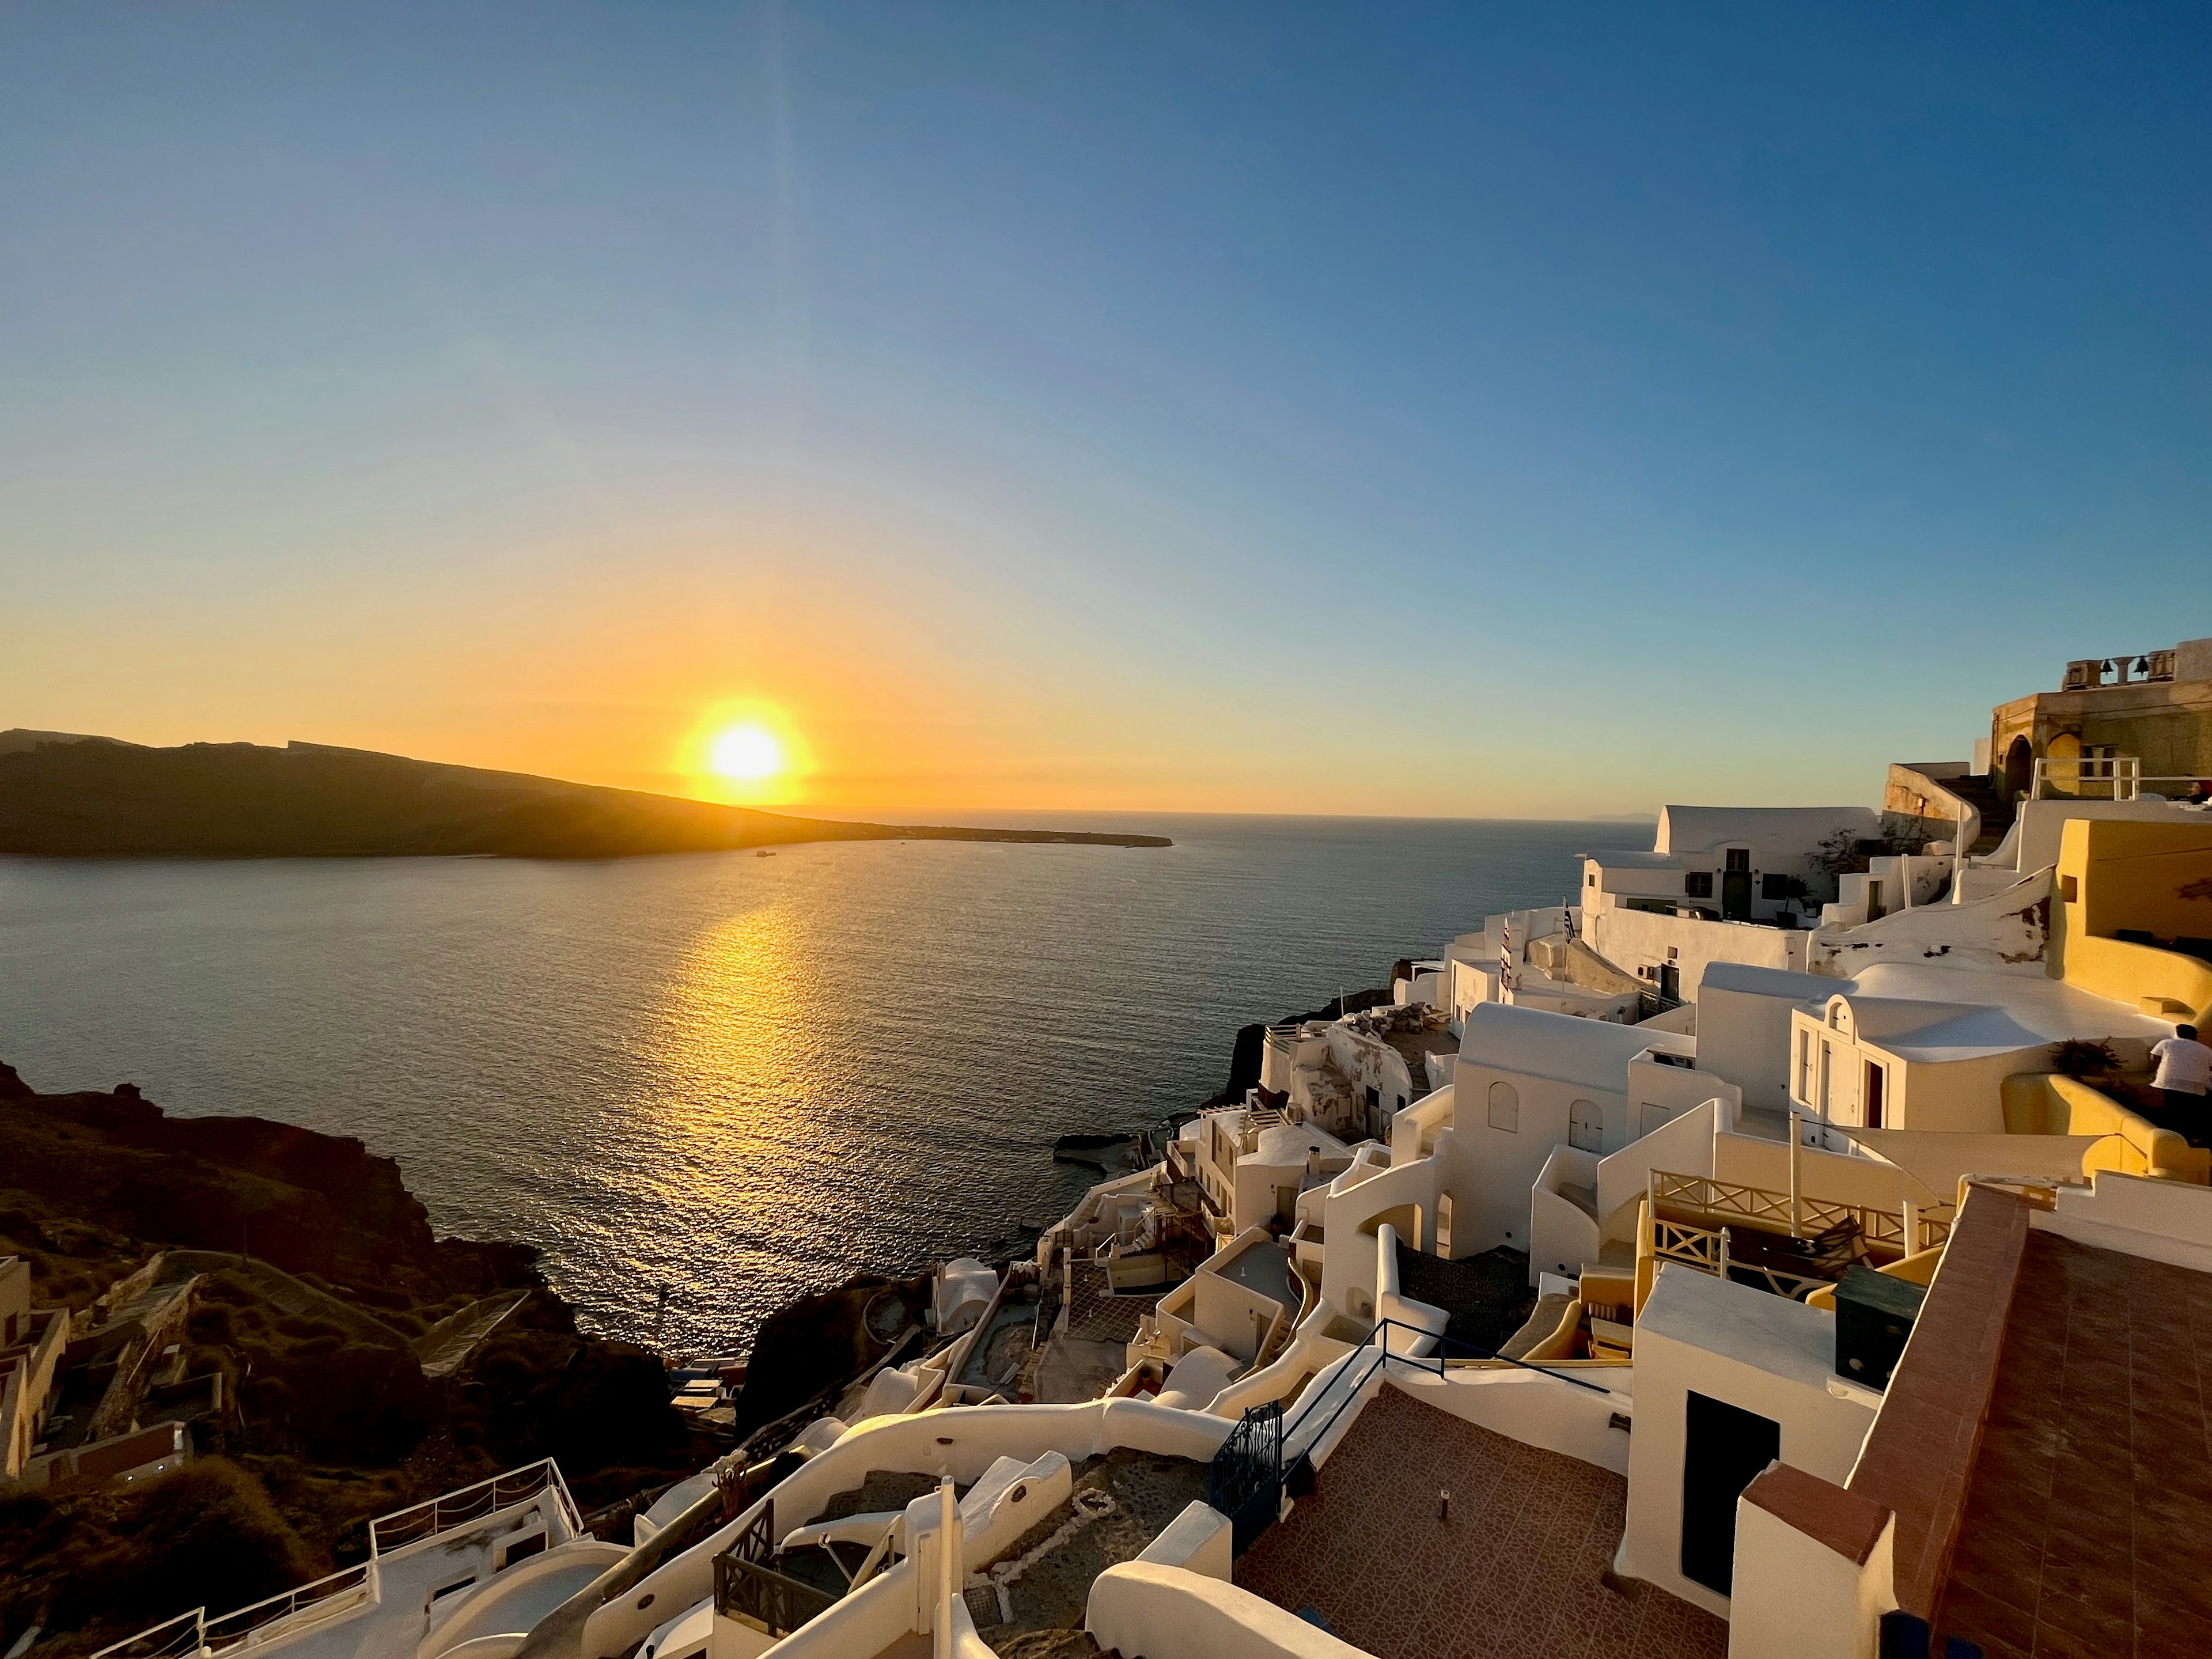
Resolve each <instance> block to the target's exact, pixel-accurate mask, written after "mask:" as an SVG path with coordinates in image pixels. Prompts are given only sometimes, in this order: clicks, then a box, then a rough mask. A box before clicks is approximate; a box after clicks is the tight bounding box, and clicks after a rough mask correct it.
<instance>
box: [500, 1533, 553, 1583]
mask: <svg viewBox="0 0 2212 1659" xmlns="http://www.w3.org/2000/svg"><path fill="white" fill-rule="evenodd" d="M544 1547H545V1529H544V1528H543V1527H540V1528H538V1530H537V1531H535V1532H529V1533H525V1534H522V1535H521V1536H520V1537H519V1538H515V1539H513V1540H511V1541H508V1542H507V1543H504V1544H502V1545H501V1546H500V1547H499V1548H498V1550H497V1551H496V1552H495V1553H494V1555H493V1558H492V1562H493V1565H492V1571H495V1572H505V1571H507V1569H508V1568H509V1567H511V1566H513V1565H514V1564H515V1563H516V1562H518V1561H520V1560H521V1559H524V1558H525V1557H526V1556H532V1555H536V1554H537V1553H538V1552H539V1551H541V1550H543V1549H544Z"/></svg>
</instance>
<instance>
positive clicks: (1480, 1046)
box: [1459, 1002, 1697, 1095]
mask: <svg viewBox="0 0 2212 1659" xmlns="http://www.w3.org/2000/svg"><path fill="white" fill-rule="evenodd" d="M1646 1048H1657V1049H1659V1050H1661V1051H1662V1052H1663V1053H1667V1054H1694V1053H1695V1052H1696V1051H1697V1044H1696V1043H1695V1042H1692V1040H1691V1039H1690V1038H1688V1037H1686V1036H1676V1035H1675V1034H1674V1033H1673V1032H1669V1031H1654V1030H1649V1029H1647V1028H1645V1027H1643V1026H1638V1025H1614V1024H1609V1023H1607V1021H1605V1020H1601V1019H1577V1018H1574V1017H1573V1016H1572V1015H1571V1014H1553V1013H1547V1012H1544V1011H1543V1010H1542V1009H1541V1008H1520V1007H1516V1006H1513V1005H1512V1004H1510V1003H1504V1002H1478V1003H1477V1004H1475V1005H1474V1007H1472V1008H1470V1009H1468V1011H1467V1025H1466V1029H1465V1033H1464V1035H1463V1036H1462V1037H1461V1039H1460V1049H1459V1052H1460V1057H1461V1058H1462V1060H1468V1061H1469V1062H1471V1063H1473V1064H1474V1065H1477V1066H1491V1067H1493V1068H1494V1069H1496V1070H1498V1071H1501V1072H1517V1073H1521V1074H1522V1076H1524V1077H1547V1078H1552V1079H1556V1080H1557V1081H1559V1082H1561V1083H1571V1084H1575V1085H1579V1086H1581V1087H1583V1088H1589V1089H1605V1090H1610V1091H1612V1092H1613V1093H1614V1094H1616V1095H1617V1094H1619V1093H1620V1092H1621V1091H1622V1090H1624V1089H1625V1088H1626V1086H1627V1083H1628V1062H1629V1061H1630V1060H1633V1059H1635V1058H1636V1056H1637V1055H1638V1054H1642V1053H1643V1052H1644V1050H1645V1049H1646Z"/></svg>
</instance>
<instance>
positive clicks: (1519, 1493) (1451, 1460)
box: [1236, 1388, 1728, 1659]
mask: <svg viewBox="0 0 2212 1659" xmlns="http://www.w3.org/2000/svg"><path fill="white" fill-rule="evenodd" d="M1415 1446H1418V1447H1419V1449H1420V1452H1419V1458H1418V1460H1413V1459H1412V1458H1411V1457H1410V1456H1409V1448H1412V1447H1415ZM1415 1471H1418V1472H1417V1473H1416V1472H1415ZM1439 1486H1443V1487H1447V1488H1449V1490H1450V1491H1451V1492H1452V1520H1451V1522H1449V1523H1448V1524H1444V1523H1439V1522H1437V1521H1436V1520H1435V1519H1434V1516H1435V1514H1436V1510H1435V1494H1436V1491H1437V1487H1439ZM1478 1492H1480V1493H1483V1494H1486V1497H1485V1498H1484V1499H1483V1500H1481V1501H1480V1502H1471V1501H1470V1500H1471V1499H1472V1498H1473V1496H1474V1494H1476V1493H1478ZM1626 1512H1627V1483H1626V1481H1625V1480H1622V1479H1621V1478H1620V1476H1619V1475H1616V1474H1611V1473H1610V1472H1608V1471H1607V1470H1604V1469H1600V1468H1594V1467H1592V1466H1591V1465H1589V1464H1587V1463H1583V1462H1577V1460H1575V1459H1573V1458H1570V1457H1564V1456H1561V1455H1559V1454H1558V1453H1556V1452H1547V1451H1544V1450H1541V1449H1538V1448H1536V1447H1533V1446H1526V1445H1522V1443H1519V1442H1517V1441H1514V1440H1509V1439H1506V1438H1505V1437H1503V1436H1501V1435H1496V1434H1492V1433H1491V1432H1490V1431H1487V1430H1486V1429H1480V1428H1477V1427H1476V1426H1474V1425H1473V1424H1469V1423H1463V1422H1461V1421H1460V1420H1459V1419H1456V1418H1454V1417H1451V1416H1449V1415H1448V1414H1446V1413H1443V1412H1440V1411H1438V1410H1437V1409H1436V1408H1435V1407H1431V1406H1429V1405H1426V1404H1424V1403H1423V1402H1422V1401H1419V1400H1417V1399H1414V1398H1413V1396H1411V1395H1407V1394H1406V1393H1404V1392H1403V1391H1402V1390H1400V1389H1395V1388H1386V1389H1383V1392H1382V1393H1381V1394H1380V1395H1377V1396H1376V1399H1375V1400H1374V1401H1373V1402H1372V1403H1371V1404H1370V1405H1369V1406H1368V1407H1367V1408H1366V1409H1365V1410H1364V1412H1362V1413H1361V1414H1360V1416H1359V1419H1358V1421H1357V1422H1356V1423H1354V1424H1353V1425H1352V1431H1351V1432H1350V1433H1349V1434H1347V1435H1346V1437H1345V1440H1344V1443H1343V1444H1342V1445H1340V1447H1339V1448H1338V1449H1337V1450H1336V1452H1335V1453H1334V1455H1332V1456H1331V1457H1330V1459H1329V1461H1328V1463H1327V1464H1326V1465H1325V1466H1324V1467H1323V1468H1322V1473H1321V1480H1320V1485H1319V1490H1318V1491H1317V1492H1316V1493H1315V1494H1314V1496H1312V1497H1310V1498H1304V1499H1301V1500H1300V1501H1299V1503H1298V1504H1297V1507H1296V1508H1295V1509H1294V1510H1292V1511H1291V1517H1290V1519H1289V1520H1287V1521H1285V1522H1282V1523H1281V1524H1280V1525H1279V1526H1276V1527H1273V1528H1270V1529H1269V1530H1268V1531H1267V1533H1266V1534H1263V1535H1262V1536H1261V1538H1260V1540H1259V1541H1258V1542H1256V1543H1255V1544H1254V1545H1253V1547H1252V1548H1251V1549H1250V1550H1249V1551H1248V1552H1247V1553H1245V1555H1244V1556H1243V1559H1241V1560H1239V1561H1238V1562H1237V1567H1236V1581H1237V1583H1239V1584H1241V1585H1243V1587H1244V1588H1246V1589H1249V1590H1251V1591H1253V1592H1254V1593H1255V1594H1256V1595H1263V1596H1265V1597H1267V1599H1268V1600H1269V1601H1273V1602H1274V1603H1276V1604H1277V1605H1278V1606H1279V1607H1288V1608H1290V1609H1291V1611H1292V1612H1296V1611H1297V1609H1298V1608H1300V1607H1307V1606H1312V1607H1318V1608H1319V1609H1321V1611H1322V1613H1323V1615H1324V1616H1326V1617H1327V1618H1328V1620H1329V1622H1330V1624H1331V1625H1332V1626H1334V1628H1335V1631H1336V1633H1337V1634H1338V1635H1339V1636H1340V1637H1341V1638H1344V1639H1345V1640H1346V1641H1347V1642H1351V1643H1353V1644H1356V1645H1358V1646H1360V1647H1364V1648H1365V1649H1367V1650H1369V1651H1370V1652H1371V1653H1374V1654H1376V1655H1378V1656H1380V1659H1415V1656H1419V1659H1518V1656H1521V1655H1524V1654H1525V1655H1528V1656H1529V1659H1622V1656H1624V1655H1627V1656H1636V1655H1643V1654H1649V1655H1650V1656H1651V1659H1724V1656H1725V1655H1726V1653H1727V1650H1728V1626H1727V1625H1726V1624H1725V1623H1724V1622H1723V1621H1722V1620H1717V1619H1715V1618H1713V1617H1711V1615H1710V1614H1708V1613H1704V1612H1702V1611H1701V1610H1699V1609H1698V1608H1696V1607H1691V1606H1689V1605H1688V1604H1687V1603H1686V1602H1683V1601H1677V1600H1676V1599H1675V1598H1674V1597H1673V1596H1670V1595H1667V1594H1666V1593H1665V1592H1663V1591H1662V1590H1660V1589H1656V1587H1654V1586H1651V1585H1649V1584H1630V1585H1627V1586H1626V1587H1625V1589H1626V1594H1623V1593H1620V1592H1616V1591H1614V1590H1611V1589H1606V1588H1605V1587H1604V1585H1603V1583H1602V1582H1601V1581H1602V1578H1603V1577H1604V1575H1605V1573H1606V1571H1607V1567H1608V1566H1609V1565H1610V1564H1611V1560H1612V1555H1613V1548H1614V1547H1615V1546H1616V1545H1617V1544H1618V1543H1619V1542H1620V1532H1621V1528H1622V1525H1623V1523H1624V1521H1625V1518H1626ZM1408 1514H1412V1515H1415V1516H1419V1517H1420V1518H1419V1519H1417V1520H1414V1521H1412V1522H1408V1521H1407V1519H1406V1516H1407V1515H1408ZM1347 1532H1353V1533H1356V1534H1358V1535H1359V1536H1360V1538H1361V1547H1358V1548H1357V1549H1355V1550H1352V1551H1349V1552H1347V1551H1346V1549H1345V1548H1344V1547H1343V1546H1344V1543H1345V1535H1346V1533H1347ZM1347 1563H1356V1565H1346V1564H1347Z"/></svg>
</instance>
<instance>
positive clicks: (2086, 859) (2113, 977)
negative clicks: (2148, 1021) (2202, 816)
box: [2048, 818, 2212, 1026]
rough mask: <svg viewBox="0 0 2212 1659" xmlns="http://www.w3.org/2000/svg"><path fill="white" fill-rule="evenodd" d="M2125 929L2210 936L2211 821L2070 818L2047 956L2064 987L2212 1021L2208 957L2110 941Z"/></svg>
mask: <svg viewBox="0 0 2212 1659" xmlns="http://www.w3.org/2000/svg"><path fill="white" fill-rule="evenodd" d="M2123 927H2127V928H2137V929H2141V930H2142V931H2143V932H2146V933H2150V934H2152V935H2154V936H2155V937H2157V938H2160V939H2173V938H2177V937H2192V936H2193V937H2195V938H2198V939H2212V819H2207V820H2206V821H2205V822H2204V823H2136V822H2131V821H2130V820H2127V819H2120V818H2106V819H2091V818H2075V819H2070V820H2069V821H2068V823H2067V825H2066V828H2065V830H2064V833H2063V836H2061V838H2060V842H2059V850H2058V892H2057V897H2056V899H2055V900H2054V901H2053V902H2052V905H2051V951H2050V955H2049V957H2048V962H2049V965H2050V973H2051V977H2053V978H2054V979H2063V981H2065V982H2066V983H2067V984H2069V985H2075V986H2079V987H2081V989H2083V990H2085V991H2088V992H2091V993H2093V994H2095V995H2097V996H2101V997H2109V998H2111V999H2112V1000H2114V1001H2116V1002H2124V1003H2126V1004H2128V1005H2129V1006H2131V1007H2135V1008H2138V1009H2140V1010H2141V1011H2142V1012H2146V1013H2149V1014H2153V1015H2154V1016H2156V1017H2159V1018H2169V1019H2176V1020H2188V1021H2189V1022H2190V1023H2191V1024H2196V1025H2198V1026H2203V1025H2205V1024H2208V1023H2212V963H2203V962H2201V961H2198V960H2197V958H2195V957H2185V956H2181V955H2179V954H2177V953H2176V952H2174V951H2162V950H2159V949H2156V948H2154V947H2153V946H2150V945H2136V944H2133V943H2130V942H2129V941H2126V940H2124V939H2115V938H2113V937H2112V935H2113V934H2114V933H2118V931H2119V930H2120V929H2121V928H2123ZM2147 998H2148V999H2152V1001H2151V1002H2149V1003H2146V1002H2145V999H2147Z"/></svg>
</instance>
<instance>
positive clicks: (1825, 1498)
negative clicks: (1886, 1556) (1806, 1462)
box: [1743, 1463, 1889, 1567]
mask: <svg viewBox="0 0 2212 1659" xmlns="http://www.w3.org/2000/svg"><path fill="white" fill-rule="evenodd" d="M1743 1499H1744V1502H1745V1503H1747V1504H1757V1505H1759V1508H1760V1509H1763V1510H1765V1511H1766V1512H1767V1513H1768V1514H1769V1515H1771V1516H1774V1518H1775V1519H1776V1520H1778V1521H1780V1522H1784V1524H1785V1525H1787V1526H1790V1527H1791V1528H1795V1529H1796V1531H1798V1532H1801V1533H1802V1534H1804V1535H1805V1536H1806V1537H1808V1538H1809V1539H1811V1540H1813V1541H1814V1543H1816V1544H1825V1545H1826V1546H1827V1547H1828V1548H1830V1549H1832V1550H1833V1551H1834V1552H1835V1553H1837V1554H1838V1555H1840V1556H1842V1557H1843V1558H1844V1559H1845V1560H1846V1561H1850V1562H1852V1563H1855V1564H1856V1565H1859V1566H1862V1567H1863V1566H1864V1565H1866V1562H1867V1557H1869V1555H1872V1554H1873V1553H1874V1547H1875V1545H1876V1544H1877V1543H1879V1542H1881V1529H1882V1528H1883V1526H1884V1525H1886V1524H1887V1522H1888V1520H1889V1511H1888V1510H1886V1509H1884V1508H1882V1506H1881V1504H1877V1503H1875V1502H1874V1501H1873V1500H1872V1499H1870V1498H1864V1497H1862V1496H1861V1495H1860V1494H1858V1493H1857V1492H1850V1491H1847V1490H1846V1489H1845V1488H1844V1487H1842V1486H1838V1485H1836V1484H1835V1482H1833V1481H1832V1480H1821V1479H1820V1476H1819V1475H1817V1474H1807V1473H1806V1472H1805V1471H1804V1470H1802V1469H1796V1468H1790V1465H1789V1464H1787V1463H1770V1464H1768V1465H1767V1466H1766V1468H1765V1472H1764V1473H1763V1474H1760V1475H1759V1478H1758V1479H1757V1480H1753V1482H1752V1483H1751V1484H1750V1485H1749V1486H1746V1487H1745V1488H1744V1489H1743Z"/></svg>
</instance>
